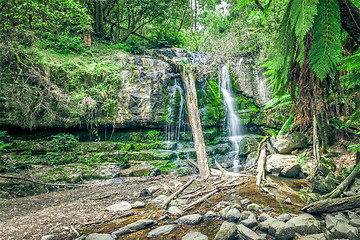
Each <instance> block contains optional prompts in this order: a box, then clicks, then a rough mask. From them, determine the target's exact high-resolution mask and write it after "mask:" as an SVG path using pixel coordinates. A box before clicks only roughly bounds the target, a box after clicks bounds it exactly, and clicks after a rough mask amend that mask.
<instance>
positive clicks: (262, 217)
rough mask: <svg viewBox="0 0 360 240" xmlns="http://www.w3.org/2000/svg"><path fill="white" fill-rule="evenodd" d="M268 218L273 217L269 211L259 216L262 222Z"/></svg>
mask: <svg viewBox="0 0 360 240" xmlns="http://www.w3.org/2000/svg"><path fill="white" fill-rule="evenodd" d="M268 218H271V217H270V215H269V214H267V213H262V214H261V215H260V216H259V221H260V222H263V221H265V220H266V219H268Z"/></svg>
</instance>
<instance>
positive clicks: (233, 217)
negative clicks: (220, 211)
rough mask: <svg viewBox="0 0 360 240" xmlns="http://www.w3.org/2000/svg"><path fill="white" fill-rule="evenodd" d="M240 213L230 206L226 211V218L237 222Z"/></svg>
mask: <svg viewBox="0 0 360 240" xmlns="http://www.w3.org/2000/svg"><path fill="white" fill-rule="evenodd" d="M240 216H241V213H240V211H239V210H238V209H236V208H232V209H230V210H229V211H228V212H227V213H226V217H225V218H226V219H227V220H228V221H229V222H237V221H238V220H239V219H240Z"/></svg>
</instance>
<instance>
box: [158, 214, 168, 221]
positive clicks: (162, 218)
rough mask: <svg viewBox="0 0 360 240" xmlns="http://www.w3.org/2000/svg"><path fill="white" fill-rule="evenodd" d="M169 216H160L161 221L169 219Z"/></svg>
mask: <svg viewBox="0 0 360 240" xmlns="http://www.w3.org/2000/svg"><path fill="white" fill-rule="evenodd" d="M169 218H170V216H169V215H164V216H162V217H160V218H159V221H165V220H168V219H169Z"/></svg>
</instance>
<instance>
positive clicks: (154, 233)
mask: <svg viewBox="0 0 360 240" xmlns="http://www.w3.org/2000/svg"><path fill="white" fill-rule="evenodd" d="M174 228H176V225H165V226H161V227H158V228H155V229H153V230H151V231H150V232H149V233H148V235H147V237H160V236H164V235H167V234H169V233H170V232H171V231H172V230H174Z"/></svg>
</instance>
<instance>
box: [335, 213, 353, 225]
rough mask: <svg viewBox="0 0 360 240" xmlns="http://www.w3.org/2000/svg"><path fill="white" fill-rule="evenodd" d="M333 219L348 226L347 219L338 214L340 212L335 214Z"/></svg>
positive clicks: (343, 215)
mask: <svg viewBox="0 0 360 240" xmlns="http://www.w3.org/2000/svg"><path fill="white" fill-rule="evenodd" d="M335 218H336V219H337V220H338V221H342V222H344V223H347V224H349V222H350V221H349V219H347V218H346V216H345V214H343V213H340V212H338V213H336V214H335Z"/></svg>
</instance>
